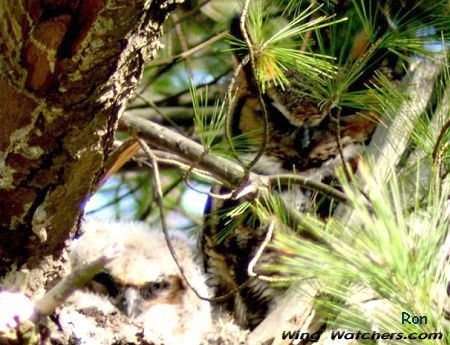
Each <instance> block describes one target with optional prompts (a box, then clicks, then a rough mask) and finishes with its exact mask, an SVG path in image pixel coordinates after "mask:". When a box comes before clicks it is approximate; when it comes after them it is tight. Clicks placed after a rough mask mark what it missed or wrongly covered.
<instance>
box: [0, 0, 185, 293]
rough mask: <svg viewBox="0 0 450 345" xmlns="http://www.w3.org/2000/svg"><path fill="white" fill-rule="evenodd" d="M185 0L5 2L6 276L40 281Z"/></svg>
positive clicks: (0, 115) (0, 240)
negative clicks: (16, 271) (16, 273)
mask: <svg viewBox="0 0 450 345" xmlns="http://www.w3.org/2000/svg"><path fill="white" fill-rule="evenodd" d="M177 2H182V1H177V0H17V1H7V0H0V120H1V122H2V123H1V126H0V277H2V276H4V275H5V274H6V273H7V272H10V271H11V270H12V269H13V268H16V267H17V268H20V267H24V266H23V265H24V264H25V265H26V267H27V268H28V269H31V276H30V278H31V279H30V282H37V281H39V282H41V283H42V274H43V271H44V270H43V269H42V266H43V265H44V266H45V265H46V267H47V269H48V268H49V265H51V262H52V260H51V259H50V258H51V257H58V255H59V254H60V253H61V249H62V248H64V241H65V240H66V239H67V238H68V237H69V234H70V232H71V231H73V229H74V226H75V225H76V223H77V221H78V220H79V218H80V215H81V212H82V209H83V203H84V202H85V200H86V198H87V197H88V196H89V194H90V193H91V192H92V191H93V190H94V188H95V186H96V183H97V182H98V180H99V178H100V176H101V175H102V172H103V170H104V169H103V165H104V162H105V161H106V159H107V158H108V155H109V153H110V151H111V146H112V141H113V137H114V131H115V129H116V127H117V122H118V118H119V117H120V115H121V113H122V111H123V109H124V107H125V104H126V101H127V100H128V98H129V97H130V95H131V94H132V92H133V90H134V89H135V86H136V84H137V82H138V81H139V79H140V77H141V74H142V70H143V67H144V64H145V62H146V61H148V60H149V59H150V58H152V57H153V56H154V54H155V52H156V50H157V48H158V44H159V41H158V39H159V36H160V33H161V25H162V23H163V22H164V20H165V18H166V17H167V15H168V14H169V13H170V12H171V11H172V10H173V8H174V7H175V5H176V3H177ZM39 267H41V268H40V269H39ZM33 274H35V276H33ZM39 278H41V279H39ZM43 283H45V282H43ZM41 287H42V286H41ZM37 288H38V287H37V286H36V287H35V289H37ZM31 289H32V290H33V287H31Z"/></svg>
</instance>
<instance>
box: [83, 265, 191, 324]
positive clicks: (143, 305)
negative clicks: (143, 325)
mask: <svg viewBox="0 0 450 345" xmlns="http://www.w3.org/2000/svg"><path fill="white" fill-rule="evenodd" d="M89 288H90V289H91V290H93V291H95V292H96V293H98V294H101V295H104V296H106V297H107V298H108V299H109V300H110V301H111V303H112V304H113V305H114V306H116V307H117V309H119V310H120V311H121V312H123V313H124V314H125V315H126V316H128V317H133V318H137V317H139V316H141V315H142V314H143V313H144V312H145V311H147V310H149V309H150V308H152V306H155V305H159V304H172V305H177V304H181V303H182V297H183V294H184V293H185V292H186V290H185V285H184V284H183V280H182V278H181V277H180V276H178V275H161V276H160V277H159V279H157V280H153V281H148V282H144V283H142V284H139V285H134V284H130V283H128V284H124V283H123V282H121V280H120V279H117V278H116V277H114V276H112V275H111V274H110V273H106V272H102V273H100V274H97V275H96V276H95V277H94V279H93V281H92V282H91V283H90V284H89Z"/></svg>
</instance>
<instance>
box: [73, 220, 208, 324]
mask: <svg viewBox="0 0 450 345" xmlns="http://www.w3.org/2000/svg"><path fill="white" fill-rule="evenodd" d="M83 231H84V234H83V235H82V236H81V237H80V238H79V239H78V240H76V241H75V243H74V245H73V247H72V248H73V249H72V253H71V262H72V265H73V266H74V267H75V266H77V265H78V264H79V263H81V262H83V261H89V260H93V259H95V258H96V257H97V256H98V253H99V251H101V250H102V249H103V248H105V247H107V246H110V245H119V246H121V247H122V253H121V255H120V256H119V257H117V258H116V259H115V260H114V261H112V262H111V263H109V264H108V265H107V266H106V267H105V269H104V271H103V272H101V273H100V274H98V275H97V276H95V277H94V279H93V281H92V283H91V284H90V288H91V289H92V290H94V291H95V292H97V293H100V294H103V295H105V296H107V297H108V298H109V299H110V301H111V303H112V304H113V305H115V306H116V307H117V308H118V309H119V310H120V311H122V312H123V313H125V314H126V315H127V316H130V317H139V316H141V315H142V314H144V313H145V312H146V311H148V310H149V309H150V308H152V306H155V305H160V304H169V305H182V304H183V303H185V302H186V301H185V300H186V299H189V298H190V294H191V293H192V292H191V291H190V290H189V289H188V288H187V287H186V285H185V283H184V281H183V279H182V277H181V275H180V272H179V269H178V267H177V265H176V264H175V261H174V260H173V258H172V256H171V254H170V252H169V249H168V247H167V244H166V241H165V238H164V236H163V234H162V232H161V230H157V229H151V228H149V227H148V226H147V225H146V224H144V223H126V222H104V221H102V222H99V221H89V222H86V223H84V224H83ZM170 238H171V243H172V245H173V247H174V249H175V252H176V255H177V257H178V258H179V260H180V261H181V262H180V264H181V265H182V267H183V268H184V271H185V274H186V276H187V277H188V279H190V280H192V281H193V284H194V285H195V284H197V285H199V286H200V289H203V293H204V294H205V295H206V287H205V288H203V286H204V283H203V282H202V276H201V275H200V274H199V272H198V268H197V267H196V265H195V263H194V257H193V254H192V251H191V248H190V244H189V241H188V239H187V238H186V236H185V235H184V234H182V233H179V232H174V233H171V235H170Z"/></svg>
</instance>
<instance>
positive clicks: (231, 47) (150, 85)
mask: <svg viewBox="0 0 450 345" xmlns="http://www.w3.org/2000/svg"><path fill="white" fill-rule="evenodd" d="M197 5H198V7H197ZM242 6H243V2H239V1H230V2H229V4H224V3H223V2H220V1H207V2H202V1H199V2H198V3H197V2H194V1H193V2H192V3H191V4H190V5H189V4H187V5H185V8H183V9H182V10H180V11H179V13H177V15H176V16H174V17H172V22H169V24H168V25H167V28H166V32H167V33H166V36H165V38H164V46H165V48H166V49H165V50H164V51H163V54H162V55H160V56H159V57H158V58H157V59H156V60H155V61H153V62H152V63H151V64H150V65H149V66H148V68H147V70H146V72H145V73H144V77H143V82H142V88H141V90H140V93H139V94H138V95H137V97H136V98H135V100H134V102H133V103H132V104H131V105H130V106H129V108H128V112H129V113H131V114H135V115H136V116H137V115H140V116H145V117H147V118H149V119H150V120H152V121H154V122H157V123H160V124H163V125H164V126H166V127H170V128H173V129H174V130H175V131H178V132H181V133H183V134H184V135H186V136H188V137H190V138H192V139H194V140H196V141H197V142H199V143H200V144H201V145H202V146H203V147H204V150H205V152H207V153H212V154H217V155H220V156H225V157H227V158H228V159H230V160H233V161H234V162H237V163H238V164H240V165H241V166H242V167H243V168H245V167H246V164H247V163H248V162H246V161H243V160H241V159H237V158H236V156H240V155H241V154H245V153H249V152H251V150H250V148H249V145H248V143H249V142H251V141H252V138H260V137H262V136H263V134H264V128H263V127H261V129H260V130H258V131H254V132H251V133H246V135H235V136H233V135H232V134H230V130H229V128H228V129H227V127H229V126H230V116H231V115H230V113H231V112H232V111H231V110H230V109H232V108H233V106H234V103H233V102H234V101H235V96H236V94H237V93H238V92H239V90H237V89H236V88H237V83H236V82H235V84H234V85H233V79H234V78H233V73H234V72H235V70H236V68H241V69H242V68H244V66H243V65H246V64H248V66H250V65H251V68H252V69H253V71H252V73H253V74H254V75H253V78H254V83H255V85H253V86H256V87H257V88H259V90H260V92H261V93H265V92H267V91H268V90H270V89H271V88H277V89H281V90H284V89H288V88H289V87H290V86H291V84H290V83H292V80H291V79H290V77H289V76H290V74H291V73H292V72H293V71H295V73H298V74H299V75H301V76H302V77H301V80H300V82H299V83H300V84H301V88H298V89H297V90H296V92H298V97H308V98H310V99H311V100H313V101H314V102H316V103H317V104H318V105H319V107H320V109H321V110H323V111H324V112H325V113H327V114H328V115H329V116H338V115H341V114H342V116H345V115H348V114H351V113H361V114H366V115H367V116H373V114H375V117H376V120H377V123H378V129H377V132H378V131H383V130H384V131H386V132H389V131H390V132H389V133H390V134H391V137H393V138H394V139H393V142H390V145H391V146H394V147H395V145H396V142H397V140H398V142H400V141H401V142H405V143H406V147H405V148H402V149H400V148H399V152H397V154H398V159H397V160H395V164H393V165H391V166H388V167H387V168H386V170H385V171H384V172H382V171H380V169H379V166H377V162H378V161H377V160H376V159H377V157H382V156H383V154H386V152H383V151H381V152H377V153H376V154H373V152H374V151H376V150H377V147H373V146H372V147H370V148H369V150H367V152H365V154H364V155H363V159H362V160H361V161H360V162H359V165H358V169H357V171H356V172H353V171H352V169H351V168H350V167H347V169H345V171H344V170H341V172H340V174H339V176H340V177H339V180H338V182H336V184H335V186H334V187H337V186H339V188H341V190H342V192H343V193H344V194H345V197H346V198H347V199H348V204H347V205H346V206H344V205H339V206H337V210H339V211H342V210H345V212H344V211H342V212H341V213H339V212H337V211H335V208H336V205H335V204H334V203H332V205H331V206H330V209H329V210H328V211H329V214H331V213H332V212H334V214H335V216H334V217H323V210H322V211H321V214H320V216H318V215H317V213H316V210H315V209H313V210H310V211H309V212H308V213H307V214H303V215H302V220H303V224H302V225H300V226H298V228H295V229H290V231H277V229H285V228H286V226H289V225H292V224H290V223H289V222H290V220H289V218H290V214H289V213H287V212H286V209H285V205H284V204H283V202H280V199H279V198H278V197H277V196H276V195H272V196H270V197H268V196H267V195H258V196H257V197H256V198H255V199H254V200H251V201H247V202H245V203H241V204H240V205H239V206H238V207H236V208H233V209H231V210H226V211H223V212H224V214H226V216H227V217H229V218H231V219H232V221H230V222H229V223H228V225H229V228H225V229H223V231H222V232H221V233H220V237H221V238H220V239H219V240H223V238H226V236H227V235H229V232H230V231H228V230H230V229H232V228H233V221H234V222H239V221H240V220H241V219H242V217H245V215H246V214H248V213H252V214H253V215H256V216H255V217H256V218H257V220H254V221H255V222H260V223H263V224H269V223H270V222H274V223H275V224H276V226H275V233H274V241H273V243H271V244H270V249H275V250H278V251H280V252H282V253H284V254H285V255H283V256H282V258H281V259H280V260H279V261H278V262H277V263H275V264H272V265H270V266H267V267H265V269H267V271H270V272H271V274H273V273H275V274H274V276H275V277H279V278H280V279H279V280H277V279H274V281H275V283H276V284H278V285H291V284H292V283H293V282H296V281H303V280H310V279H312V278H313V279H314V280H315V281H316V283H315V284H316V286H317V289H318V291H319V292H320V293H319V294H318V297H316V303H317V310H320V311H321V313H322V315H323V316H324V317H325V319H326V322H327V324H328V325H332V327H334V328H344V329H349V330H355V331H357V330H361V331H362V330H367V331H372V330H374V329H377V330H382V331H385V332H403V333H404V334H407V333H411V332H417V333H423V332H437V331H442V332H443V333H444V335H445V336H447V339H441V340H423V343H424V344H448V343H449V341H450V340H449V338H448V334H447V333H448V332H447V333H446V330H448V327H449V321H448V319H449V317H448V314H449V313H450V309H449V296H448V293H449V292H448V289H449V287H448V286H449V285H448V284H449V281H450V276H449V275H450V270H449V267H450V266H449V261H448V257H449V255H450V254H449V253H450V249H449V248H450V247H449V246H450V244H449V243H450V237H449V221H450V219H449V218H450V204H449V195H450V193H449V188H450V180H449V169H450V159H449V158H450V146H449V144H448V143H449V142H450V129H449V128H450V125H449V124H450V91H449V90H450V86H449V68H448V60H447V58H446V54H447V51H448V42H449V38H450V37H449V35H450V30H449V28H450V15H449V11H450V6H449V3H448V1H446V0H445V1H444V0H436V1H431V0H423V1H413V0H403V1H389V0H384V1H362V0H352V1H340V0H334V1H332V0H330V1H316V0H311V1H306V0H304V1H301V0H276V1H264V0H253V1H250V6H249V10H248V13H247V14H246V18H245V21H244V22H243V21H242V20H243V19H242V17H238V20H237V25H238V26H240V25H241V26H243V27H245V28H246V30H247V34H248V36H249V40H245V39H242V37H236V36H233V35H231V34H230V32H228V27H229V25H230V22H231V21H233V20H236V14H237V13H240V12H241V10H242ZM227 11H228V12H227ZM192 13H195V16H196V17H195V18H196V19H197V20H196V21H189V22H187V21H186V18H188V17H189V16H192V15H193V14H192ZM205 28H206V29H205ZM211 29H212V30H211ZM212 31H213V32H214V33H213V35H211V32H212ZM164 54H165V55H164ZM234 55H236V56H238V59H237V60H238V61H237V62H232V61H233V56H234ZM252 61H253V64H252ZM244 62H245V63H244ZM427 62H430V63H439V64H440V65H442V66H443V68H442V71H443V72H442V73H440V74H439V73H438V74H439V76H438V77H437V78H435V79H434V80H432V83H431V84H426V85H427V87H430V88H432V90H433V92H432V94H431V97H430V99H428V100H427V104H422V105H418V103H417V102H416V100H415V99H413V98H411V93H408V90H409V89H408V88H409V87H410V84H409V82H410V81H411V80H412V79H413V78H414V77H413V71H414V70H415V67H416V66H423V65H425V66H427V65H426V63H427ZM240 64H241V65H242V66H239V65H240ZM242 74H243V72H242V71H241V75H242ZM230 80H231V82H230ZM230 83H231V86H230ZM420 109H424V111H422V110H420ZM418 111H419V112H420V114H418V116H417V120H411V122H408V119H412V118H413V116H412V115H411V114H414V113H415V112H418ZM400 117H404V120H405V123H409V125H408V126H410V128H409V129H410V130H409V129H407V128H401V131H400V130H398V131H397V132H395V133H394V132H392V131H393V129H392V128H393V127H392V124H393V123H395V122H396V121H398V119H399V118H400ZM414 119H415V117H414ZM403 129H405V130H404V131H403ZM227 132H228V134H227ZM124 135H125V136H126V134H124ZM227 137H228V138H227ZM391 137H390V138H391ZM227 139H228V140H227ZM389 140H391V139H389ZM379 149H381V148H379ZM253 153H254V152H253ZM196 163H197V162H194V163H193V164H191V169H189V168H188V169H185V171H184V172H182V173H180V172H179V170H176V169H173V168H169V167H168V166H169V165H170V164H168V166H167V167H166V166H164V165H163V170H162V174H163V182H164V185H165V188H166V189H165V192H166V197H165V199H164V204H165V206H166V207H167V208H168V209H170V210H172V211H173V214H178V215H179V214H180V213H181V214H184V215H185V216H186V219H187V221H186V223H185V224H183V226H185V227H188V228H196V227H198V223H199V222H201V220H200V219H199V218H200V217H201V216H198V214H197V215H196V214H195V213H192V210H187V209H186V208H184V206H183V205H182V206H181V207H180V200H181V199H182V198H183V195H184V194H185V193H186V190H187V189H189V188H196V187H197V188H198V187H199V186H202V185H203V184H209V183H211V179H205V177H204V176H205V175H204V174H203V175H198V174H196V173H195V171H194V170H195V169H194V168H197V166H196ZM129 165H130V166H129V167H128V168H129V169H128V170H127V172H124V173H122V174H121V176H122V178H123V179H125V180H126V181H128V182H127V183H130V187H129V188H128V191H126V193H127V194H128V195H134V197H135V199H134V200H135V201H134V202H136V203H137V204H138V205H141V206H139V207H138V208H137V210H138V212H136V214H135V215H134V216H133V217H136V218H141V219H151V220H155V219H157V217H158V213H157V210H156V207H154V205H153V206H148V205H149V204H150V205H152V202H153V201H152V196H151V186H149V185H148V183H144V182H142V183H143V184H142V185H139V181H140V179H141V178H142V175H141V174H140V169H139V168H138V165H135V164H133V163H129ZM186 170H187V172H186ZM386 172H387V173H386ZM183 181H185V182H186V183H184V184H183V183H182V182H183ZM132 184H134V185H136V190H134V188H133V187H131V186H132ZM120 185H121V186H122V187H121V188H123V185H124V184H123V181H121V183H120ZM141 186H145V188H141ZM203 190H205V189H203ZM105 191H106V190H105V189H103V191H101V193H103V192H105ZM315 192H317V191H313V194H314V193H315ZM115 194H116V195H115V196H116V199H120V198H121V197H122V196H123V195H120V191H119V190H118V189H117V190H116V191H115ZM317 195H318V196H317V198H315V200H316V201H317V203H316V204H315V206H317V208H319V207H320V202H321V201H320V200H322V199H323V198H322V199H321V197H320V195H321V193H318V194H317ZM145 205H147V206H145ZM339 215H340V216H339ZM117 216H118V217H119V216H123V215H120V214H117ZM305 228H306V229H307V230H308V231H309V232H312V233H313V234H314V236H315V237H317V238H320V239H321V241H320V242H312V241H305V240H304V239H303V238H302V237H301V233H302V231H305ZM299 233H300V236H299V235H298V234H299ZM299 293H302V292H301V291H299ZM358 298H360V300H358ZM361 301H362V302H361ZM371 301H374V302H373V305H370V303H369V302H371ZM402 311H407V312H409V313H410V314H414V315H427V316H428V321H429V322H428V324H427V325H420V326H419V325H402V324H400V322H399V317H400V316H399V315H401V313H402ZM404 341H405V343H407V340H404ZM412 343H414V342H411V344H412Z"/></svg>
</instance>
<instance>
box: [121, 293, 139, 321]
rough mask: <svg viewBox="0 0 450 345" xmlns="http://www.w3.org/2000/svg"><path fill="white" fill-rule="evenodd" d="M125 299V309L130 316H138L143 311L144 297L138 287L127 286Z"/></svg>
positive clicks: (124, 294)
mask: <svg viewBox="0 0 450 345" xmlns="http://www.w3.org/2000/svg"><path fill="white" fill-rule="evenodd" d="M123 299H124V300H123V311H124V312H125V314H126V315H127V316H128V317H136V316H138V315H139V314H140V313H141V307H142V298H141V295H140V294H139V291H138V290H137V289H135V288H132V287H127V288H126V289H125V291H124V293H123Z"/></svg>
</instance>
